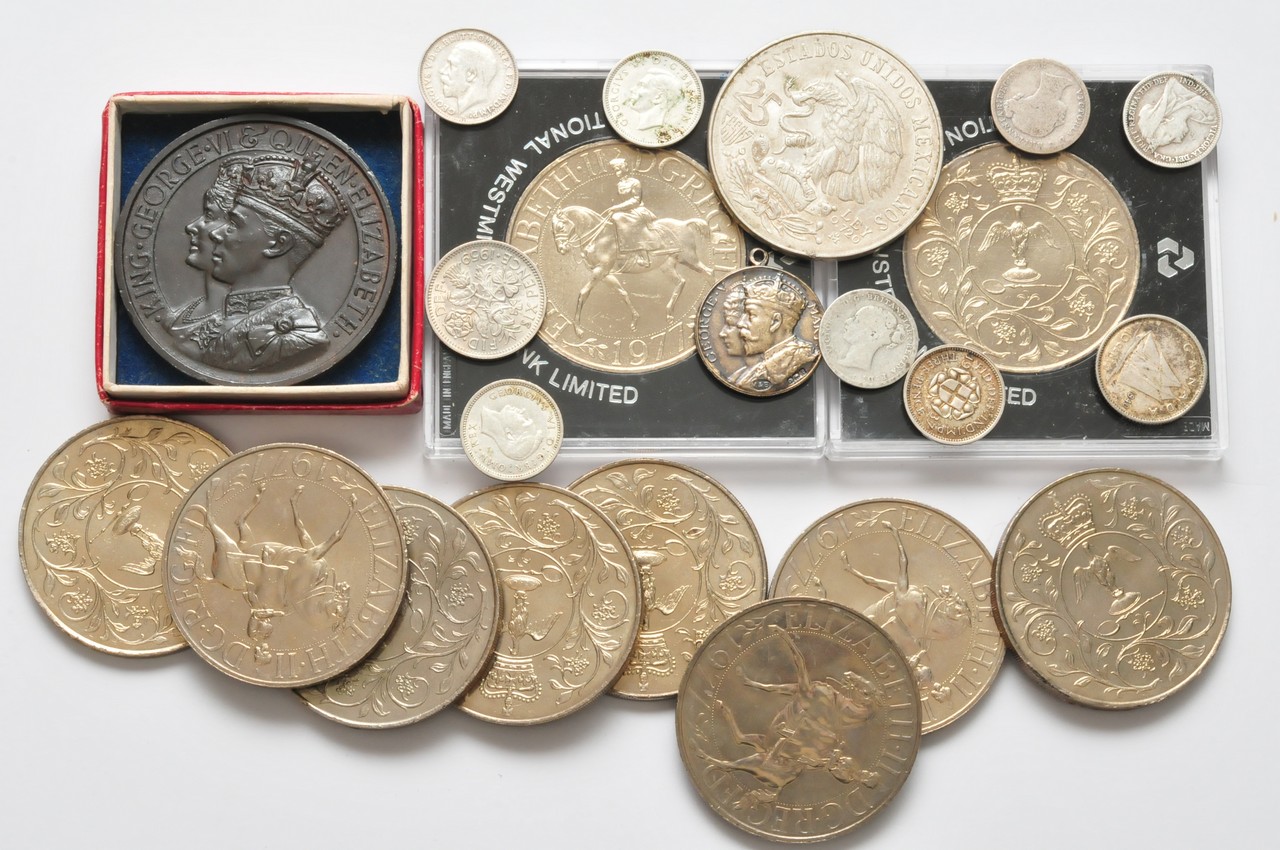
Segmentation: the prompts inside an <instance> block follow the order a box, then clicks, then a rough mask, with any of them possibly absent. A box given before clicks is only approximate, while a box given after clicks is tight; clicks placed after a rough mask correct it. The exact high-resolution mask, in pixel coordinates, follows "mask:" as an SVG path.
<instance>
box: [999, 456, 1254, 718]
mask: <svg viewBox="0 0 1280 850" xmlns="http://www.w3.org/2000/svg"><path fill="white" fill-rule="evenodd" d="M996 599H997V608H998V611H999V615H1000V622H1001V628H1002V629H1003V631H1004V635H1005V638H1006V639H1007V640H1008V642H1009V645H1010V646H1011V647H1013V649H1014V650H1015V651H1016V652H1017V653H1018V655H1019V656H1020V657H1021V658H1022V661H1023V663H1024V664H1025V665H1026V666H1027V669H1028V670H1030V671H1031V673H1032V674H1033V675H1034V676H1035V678H1036V679H1037V680H1038V681H1040V682H1042V683H1043V684H1044V685H1046V686H1047V687H1048V688H1049V689H1050V690H1052V691H1054V692H1055V693H1056V694H1058V695H1059V696H1061V697H1063V698H1065V699H1067V700H1070V701H1071V702H1074V703H1078V704H1080V705H1085V706H1089V707H1091V708H1136V707H1138V706H1143V705H1149V704H1151V703H1154V702H1158V701H1160V700H1162V699H1164V698H1165V697H1167V696H1169V695H1170V694H1173V693H1175V692H1176V691H1178V690H1180V689H1181V688H1183V687H1184V686H1185V685H1186V684H1187V683H1188V682H1190V681H1191V680H1192V679H1193V678H1195V676H1197V675H1198V674H1199V673H1200V672H1201V671H1202V670H1203V669H1204V667H1205V665H1207V664H1208V663H1209V660H1210V659H1211V658H1213V655H1214V652H1215V651H1216V650H1217V648H1218V644H1219V643H1220V642H1221V641H1222V635H1223V633H1224V632H1225V631H1226V628H1227V618H1228V616H1229V615H1230V612H1231V574H1230V571H1229V569H1228V567H1227V558H1226V554H1225V552H1224V551H1223V549H1222V543H1221V542H1220V541H1219V540H1218V535H1217V534H1216V533H1215V532H1214V530H1213V526H1212V525H1210V524H1209V520H1208V519H1206V518H1205V516H1204V514H1203V513H1201V512H1200V510H1199V508H1197V507H1196V506H1195V504H1194V503H1192V502H1191V500H1190V499H1188V498H1187V497H1186V496H1184V495H1183V494H1182V493H1179V492H1178V491H1177V490H1175V489H1173V488H1172V487H1170V486H1169V485H1168V484H1166V483H1164V482H1163V481H1160V480H1158V479H1156V478H1152V477H1151V476H1149V475H1143V474H1142V473H1139V472H1133V471H1130V470H1125V469H1092V470H1086V471H1084V472H1077V473H1075V474H1072V475H1068V476H1066V477H1065V478H1062V479H1060V480H1058V481H1055V482H1054V483H1052V484H1050V485H1049V486H1048V487H1045V488H1044V489H1043V490H1041V491H1040V492H1039V493H1037V494H1036V495H1034V496H1032V497H1031V499H1030V500H1029V501H1028V502H1027V503H1026V504H1025V505H1023V506H1022V509H1021V510H1019V511H1018V513H1017V515H1016V516H1015V517H1014V518H1013V521H1012V522H1010V523H1009V527H1008V529H1007V530H1006V531H1005V533H1004V538H1003V539H1002V540H1001V541H1000V546H999V548H998V549H997V551H996Z"/></svg>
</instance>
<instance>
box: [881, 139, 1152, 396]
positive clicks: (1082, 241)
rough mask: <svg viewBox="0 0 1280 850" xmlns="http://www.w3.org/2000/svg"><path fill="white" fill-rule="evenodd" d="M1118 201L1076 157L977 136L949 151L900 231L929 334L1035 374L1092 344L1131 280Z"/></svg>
mask: <svg viewBox="0 0 1280 850" xmlns="http://www.w3.org/2000/svg"><path fill="white" fill-rule="evenodd" d="M1139 257H1140V253H1139V250H1138V234H1137V230H1136V228H1135V227H1134V224H1133V218H1132V216H1130V214H1129V209H1128V207H1127V206H1126V205H1125V202H1124V199H1123V198H1122V197H1120V194H1119V193H1118V192H1117V191H1116V189H1115V187H1113V186H1112V185H1111V184H1110V182H1109V181H1108V180H1107V179H1106V178H1105V177H1104V176H1103V175H1102V174H1101V173H1100V172H1098V171H1097V170H1096V169H1094V168H1093V167H1092V166H1090V165H1089V164H1087V163H1086V162H1084V160H1082V159H1080V158H1078V157H1075V156H1072V155H1071V154H1066V153H1061V154H1057V155H1056V156H1052V157H1047V158H1046V157H1036V158H1032V157H1026V156H1023V155H1022V154H1019V153H1018V152H1016V151H1014V150H1013V149H1012V148H1009V147H1008V146H1006V145H984V146H982V147H980V148H976V149H975V150H972V151H969V152H967V153H965V154H962V155H960V156H958V157H956V158H955V159H954V160H952V161H951V162H950V163H949V164H948V165H947V166H946V167H945V168H944V169H943V171H942V179H941V181H940V183H939V184H938V190H937V192H936V193H935V194H934V196H933V199H932V200H931V201H930V203H929V206H928V207H926V208H925V212H924V214H923V215H922V216H921V217H920V219H919V221H917V222H916V224H915V225H913V226H912V227H911V229H910V230H909V231H908V232H907V238H906V243H905V246H904V259H905V263H906V270H907V285H908V288H909V289H910V291H911V297H912V298H913V299H914V301H915V303H916V306H917V308H918V309H919V310H920V314H921V316H922V317H923V318H924V320H925V322H926V323H927V324H928V325H929V327H930V328H931V329H932V330H933V332H934V333H936V334H937V335H938V336H939V337H940V338H941V339H943V340H944V341H946V342H949V343H953V344H956V345H965V346H968V347H970V348H974V349H976V350H978V351H980V352H982V353H983V354H986V355H987V356H988V357H989V358H991V360H992V362H994V363H995V365H996V366H997V367H998V368H999V369H1001V370H1003V371H1006V372H1043V371H1048V370H1051V369H1057V368H1060V367H1062V366H1066V365H1068V364H1069V363H1074V362H1075V361H1077V360H1080V359H1081V358H1083V357H1085V356H1086V355H1088V354H1089V353H1090V352H1091V351H1093V350H1094V349H1095V348H1097V347H1098V346H1099V345H1100V344H1101V343H1102V340H1103V338H1104V337H1105V336H1106V335H1107V333H1108V332H1109V331H1110V330H1111V329H1112V328H1114V327H1115V326H1116V324H1117V323H1119V321H1120V320H1121V319H1122V318H1124V315H1125V312H1126V311H1127V310H1128V308H1129V304H1130V302H1131V301H1132V300H1133V295H1134V292H1135V290H1136V289H1137V281H1138V266H1139Z"/></svg>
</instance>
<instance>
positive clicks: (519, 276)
mask: <svg viewBox="0 0 1280 850" xmlns="http://www.w3.org/2000/svg"><path fill="white" fill-rule="evenodd" d="M546 311H547V287H546V284H544V283H543V282H542V273H541V272H539V271H538V267H537V266H535V265H534V264H533V261H532V260H530V259H529V258H528V257H527V256H526V255H525V254H524V253H523V252H522V251H520V250H519V249H518V248H514V247H512V246H511V245H509V244H508V243H506V242H499V241H497V240H493V239H477V240H475V241H473V242H467V243H465V244H462V245H459V246H458V247H457V248H454V249H453V250H452V251H450V252H449V253H447V254H445V255H444V256H443V257H441V258H440V262H438V263H436V267H435V269H434V270H433V271H432V272H431V280H430V281H429V282H428V283H427V320H428V321H430V322H431V329H432V330H434V331H435V332H436V336H437V337H438V338H439V339H440V342H442V343H443V344H445V345H447V346H448V347H449V348H451V349H453V350H454V351H456V352H457V353H459V354H461V355H463V356H465V357H474V358H476V359H479V360H494V359H497V358H499V357H506V356H507V355H508V354H512V353H514V352H516V351H519V350H520V349H521V348H524V346H525V344H526V343H527V342H529V340H531V339H533V338H534V337H535V336H537V334H538V329H539V328H540V327H542V318H543V316H544V315H546Z"/></svg>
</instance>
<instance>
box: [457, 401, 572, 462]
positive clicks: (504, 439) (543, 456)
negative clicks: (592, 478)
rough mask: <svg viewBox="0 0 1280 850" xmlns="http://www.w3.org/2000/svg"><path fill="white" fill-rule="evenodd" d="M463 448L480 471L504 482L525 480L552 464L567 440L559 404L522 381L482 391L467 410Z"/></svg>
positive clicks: (464, 413)
mask: <svg viewBox="0 0 1280 850" xmlns="http://www.w3.org/2000/svg"><path fill="white" fill-rule="evenodd" d="M459 433H460V434H461V437H462V449H463V451H464V452H466V455H467V459H468V460H470V461H471V463H472V464H474V465H475V467H476V469H478V470H480V471H481V472H483V473H484V474H485V475H488V476H489V477H490V478H496V479H498V480H499V481H523V480H524V479H526V478H532V477H533V476H535V475H537V474H538V473H539V472H541V471H542V470H544V469H546V468H547V467H548V466H550V465H551V461H553V460H555V457H556V455H557V454H559V452H560V442H561V440H562V439H563V438H564V419H563V418H562V417H561V415H560V408H559V406H557V405H556V402H555V399H553V398H552V397H551V396H550V395H548V394H547V391H546V390H544V389H542V387H539V386H538V385H536V384H531V383H529V382H528V381H522V380H519V379H517V378H508V379H506V380H502V381H494V382H493V383H492V384H488V385H486V386H484V387H481V388H480V390H479V391H478V392H476V394H475V395H474V396H472V397H471V400H470V401H468V402H467V406H466V407H465V408H464V409H463V411H462V426H461V429H460V431H459Z"/></svg>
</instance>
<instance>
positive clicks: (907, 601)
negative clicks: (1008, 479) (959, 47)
mask: <svg viewBox="0 0 1280 850" xmlns="http://www.w3.org/2000/svg"><path fill="white" fill-rule="evenodd" d="M993 570H994V568H993V567H992V563H991V556H990V555H989V554H987V550H986V548H985V547H984V546H983V545H982V543H981V542H980V541H979V540H978V539H977V538H976V537H974V535H973V533H972V532H971V531H969V529H967V528H965V527H964V526H963V525H961V524H960V523H959V522H957V521H956V520H955V519H954V518H952V517H950V516H948V515H947V514H944V513H943V512H941V511H939V510H936V509H934V508H930V507H928V506H926V505H921V504H917V503H915V502H908V501H905V500H903V499H878V500H872V501H866V502H857V503H855V504H852V505H846V506H845V507H843V508H838V509H836V510H834V511H832V512H831V513H829V514H827V515H826V516H824V517H822V518H821V519H820V520H818V521H817V522H815V523H814V524H813V525H811V526H809V528H808V529H806V530H805V532H804V533H803V534H801V535H800V537H799V538H798V539H797V540H796V542H795V543H793V544H792V545H791V548H790V549H789V550H787V554H786V555H784V556H783V558H782V563H781V564H780V565H779V566H778V571H777V573H776V574H775V576H774V579H773V590H772V592H771V594H770V595H771V596H773V597H779V596H808V597H815V598H819V599H829V600H831V601H832V602H839V603H840V604H842V605H847V606H848V607H850V608H852V609H854V610H855V611H861V612H862V613H863V614H864V615H865V616H866V617H868V618H869V619H870V620H871V621H872V622H873V623H875V624H876V625H878V626H880V628H882V629H884V630H885V633H886V634H888V635H889V637H891V638H893V640H894V642H895V643H897V645H898V648H899V649H901V650H902V654H903V655H904V656H905V657H906V659H907V661H908V662H909V663H910V664H911V668H912V671H913V673H914V675H915V679H916V684H917V686H918V687H919V692H920V709H921V714H922V719H921V723H922V731H923V732H925V733H928V732H933V731H935V730H937V729H941V728H942V727H943V726H946V725H947V724H948V723H950V722H952V721H953V720H956V719H957V718H959V717H960V716H961V715H963V714H964V713H965V712H967V711H968V710H969V709H971V708H972V707H973V706H974V705H975V704H976V703H977V702H978V700H979V699H981V698H982V697H983V696H984V695H985V694H986V693H987V690H988V689H989V688H990V687H991V683H992V682H993V681H994V680H995V676H996V673H997V672H998V671H999V669H1000V662H1001V661H1002V660H1003V658H1004V640H1003V638H1001V636H1000V632H999V630H998V628H997V627H996V615H995V609H994V604H993V600H992V579H993Z"/></svg>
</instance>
